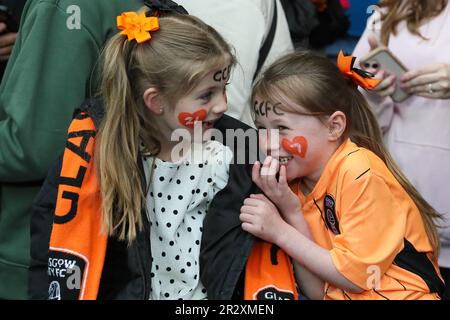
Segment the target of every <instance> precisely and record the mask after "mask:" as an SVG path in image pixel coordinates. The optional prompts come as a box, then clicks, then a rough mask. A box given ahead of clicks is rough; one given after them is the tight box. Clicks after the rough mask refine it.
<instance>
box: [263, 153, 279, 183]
mask: <svg viewBox="0 0 450 320" xmlns="http://www.w3.org/2000/svg"><path fill="white" fill-rule="evenodd" d="M278 167H279V162H278V160H277V159H272V162H271V163H270V167H269V172H268V173H269V174H268V175H267V177H266V183H267V185H268V187H269V188H270V189H273V188H277V187H278V181H277V179H276V174H277V172H278Z"/></svg>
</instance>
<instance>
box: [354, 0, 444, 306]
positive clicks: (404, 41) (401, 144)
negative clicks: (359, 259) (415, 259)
mask: <svg viewBox="0 0 450 320" xmlns="http://www.w3.org/2000/svg"><path fill="white" fill-rule="evenodd" d="M379 9H380V10H377V12H375V14H374V15H372V17H371V18H370V19H369V20H368V24H367V27H366V30H365V31H364V33H363V35H362V37H361V39H360V40H359V42H358V44H357V46H356V48H355V50H354V52H353V55H354V56H359V57H364V56H365V55H367V54H368V53H369V52H371V51H373V50H375V49H376V48H378V47H380V46H385V47H386V48H387V49H388V50H389V51H390V52H391V53H392V54H393V55H394V56H395V57H397V58H398V60H399V61H400V62H401V63H402V65H404V66H405V67H406V69H407V71H406V72H405V73H403V74H401V75H397V76H396V75H394V74H391V73H389V71H388V70H383V67H382V66H378V69H377V70H372V71H376V72H375V76H376V77H377V78H380V79H382V82H381V83H380V84H379V85H378V86H377V87H376V88H375V89H374V90H372V91H371V92H364V95H365V97H366V98H367V99H368V101H369V102H370V104H371V106H372V108H373V110H374V111H375V113H376V115H377V117H378V121H379V124H380V126H381V128H382V129H383V132H384V138H385V141H386V144H387V146H388V148H389V150H390V152H391V153H392V155H393V157H394V160H396V162H397V163H398V165H399V166H400V168H401V169H402V171H403V172H404V173H405V175H406V177H407V178H408V179H409V180H410V181H411V182H412V183H413V185H414V186H415V187H416V188H417V190H418V191H419V192H420V193H421V194H422V195H423V196H424V197H425V199H426V200H427V201H428V202H429V203H430V204H431V205H432V206H433V207H434V208H435V209H436V210H437V211H438V212H439V213H441V214H443V215H444V219H443V220H442V222H441V227H442V228H440V229H439V233H440V240H441V243H442V248H441V253H440V256H439V265H440V267H441V273H442V276H443V278H444V280H446V282H447V283H450V227H449V221H450V220H449V218H450V200H449V197H448V195H449V192H450V182H449V181H450V167H449V166H448V164H449V163H450V126H449V125H448V121H449V119H450V56H449V54H448V52H450V34H449V33H448V32H445V30H448V29H449V27H450V5H449V3H448V0H429V1H419V0H402V1H398V0H382V1H380V4H379ZM387 13H389V15H388V14H387ZM361 67H363V66H361ZM369 71H370V70H369ZM398 87H400V88H401V89H402V90H403V91H405V92H406V93H408V95H409V97H408V98H407V99H405V100H403V101H401V102H395V101H394V100H393V99H392V98H391V96H392V95H393V93H394V92H395V91H396V90H398ZM449 291H450V287H449V286H447V288H446V291H445V293H444V296H443V298H444V299H449V297H450V292H449Z"/></svg>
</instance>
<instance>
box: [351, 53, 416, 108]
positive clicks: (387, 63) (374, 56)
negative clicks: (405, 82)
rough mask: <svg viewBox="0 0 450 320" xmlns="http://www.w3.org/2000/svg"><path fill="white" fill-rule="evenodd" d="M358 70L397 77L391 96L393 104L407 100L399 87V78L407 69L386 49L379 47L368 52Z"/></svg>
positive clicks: (406, 96) (406, 95)
mask: <svg viewBox="0 0 450 320" xmlns="http://www.w3.org/2000/svg"><path fill="white" fill-rule="evenodd" d="M359 65H360V68H361V69H363V70H366V71H369V72H373V73H376V72H377V71H379V70H386V71H387V72H388V73H390V74H395V75H396V76H397V86H396V88H395V91H394V93H393V94H392V95H391V98H392V100H394V101H395V102H402V101H404V100H405V99H407V98H408V97H409V96H410V94H409V93H408V92H406V91H404V90H403V89H402V88H401V87H400V78H401V77H402V75H403V74H404V73H405V72H407V71H408V69H407V68H406V67H405V66H404V65H403V64H402V63H401V62H400V60H399V59H398V58H397V57H396V56H395V55H394V54H393V53H392V52H391V51H389V49H388V48H386V47H379V48H377V49H375V50H373V51H371V52H369V53H368V54H367V55H366V56H365V57H363V58H362V59H361V60H360V62H359Z"/></svg>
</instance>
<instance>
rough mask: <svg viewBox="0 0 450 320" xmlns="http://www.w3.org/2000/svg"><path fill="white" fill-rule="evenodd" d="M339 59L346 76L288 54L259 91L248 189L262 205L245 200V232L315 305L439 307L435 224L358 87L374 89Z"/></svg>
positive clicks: (319, 60)
mask: <svg viewBox="0 0 450 320" xmlns="http://www.w3.org/2000/svg"><path fill="white" fill-rule="evenodd" d="M338 60H339V61H338V65H339V68H340V69H341V70H339V69H338V68H337V67H336V66H335V65H334V64H333V63H332V62H330V61H328V59H326V58H323V57H319V56H316V55H314V54H311V53H308V52H304V53H300V52H299V53H294V54H290V55H287V56H285V57H283V58H281V59H280V60H278V61H277V62H275V63H274V64H273V65H272V66H271V67H269V68H268V69H267V70H266V71H265V72H264V74H263V75H262V77H261V78H260V79H259V80H258V82H257V83H256V85H255V87H254V91H253V99H254V101H255V105H256V106H258V105H261V104H265V105H268V106H269V107H270V109H269V108H266V109H267V110H271V111H270V112H266V113H265V114H264V115H262V114H261V113H259V112H258V110H257V109H256V110H255V113H256V124H257V127H258V129H259V131H260V135H259V142H260V146H261V148H262V151H263V152H264V153H265V154H266V155H267V158H266V159H265V161H264V163H263V164H262V165H261V164H260V163H256V164H255V166H254V168H253V181H254V182H255V183H256V184H257V185H258V186H259V187H260V188H261V189H262V190H263V192H264V193H265V195H251V196H250V197H249V198H247V199H246V200H245V202H244V206H242V208H241V215H240V219H241V221H242V228H243V229H244V230H246V231H248V232H250V233H252V234H254V235H255V236H257V237H259V238H261V239H264V240H266V241H269V242H273V243H275V244H277V245H278V246H279V247H280V248H282V249H283V250H284V251H285V252H286V253H287V254H288V255H289V256H291V257H292V259H293V260H294V261H295V270H296V277H297V281H298V283H299V285H300V287H301V289H302V290H303V292H304V293H305V294H306V295H307V296H309V297H310V298H312V299H352V300H353V299H386V300H388V299H439V296H440V294H441V292H442V290H443V282H442V280H441V277H440V274H439V269H438V266H437V263H436V256H437V253H438V250H439V240H438V237H437V234H436V227H435V224H434V219H436V218H438V217H439V215H438V213H437V212H436V211H435V210H433V208H432V207H430V205H429V204H428V203H427V202H426V201H425V200H424V199H423V198H422V197H421V195H420V194H419V193H418V192H417V191H416V190H415V189H414V188H413V187H412V186H411V184H410V183H409V182H408V180H407V179H406V178H405V177H404V175H403V174H402V173H401V172H400V170H399V169H398V167H397V166H396V164H395V163H394V162H393V160H392V158H391V156H390V155H389V153H388V152H387V151H386V148H385V147H384V145H383V142H382V136H381V132H380V129H379V127H378V125H377V121H376V118H375V117H374V115H373V114H372V112H371V111H370V109H369V107H368V105H367V103H366V101H365V100H364V98H363V97H362V95H361V93H360V92H359V91H358V90H357V87H356V86H355V85H354V83H357V84H359V85H361V86H363V87H365V88H366V89H371V88H373V87H374V86H376V84H377V80H373V79H370V78H368V75H367V74H366V73H365V72H364V71H362V70H358V69H356V68H354V67H353V63H354V59H353V58H351V57H344V56H343V55H342V53H341V54H340V55H339V58H338ZM340 71H341V72H342V73H343V74H344V75H343V74H342V73H341V72H340ZM346 78H347V79H346ZM349 82H350V83H349ZM273 130H278V132H279V139H278V136H277V137H276V138H274V136H273V134H274V132H275V131H273ZM278 172H279V178H277V176H276V174H277V173H278Z"/></svg>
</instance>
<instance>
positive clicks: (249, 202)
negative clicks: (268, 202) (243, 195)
mask: <svg viewBox="0 0 450 320" xmlns="http://www.w3.org/2000/svg"><path fill="white" fill-rule="evenodd" d="M260 202H261V200H259V199H258V198H257V197H253V195H250V198H247V199H245V200H244V206H250V207H257V206H258V204H259V203H260Z"/></svg>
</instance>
